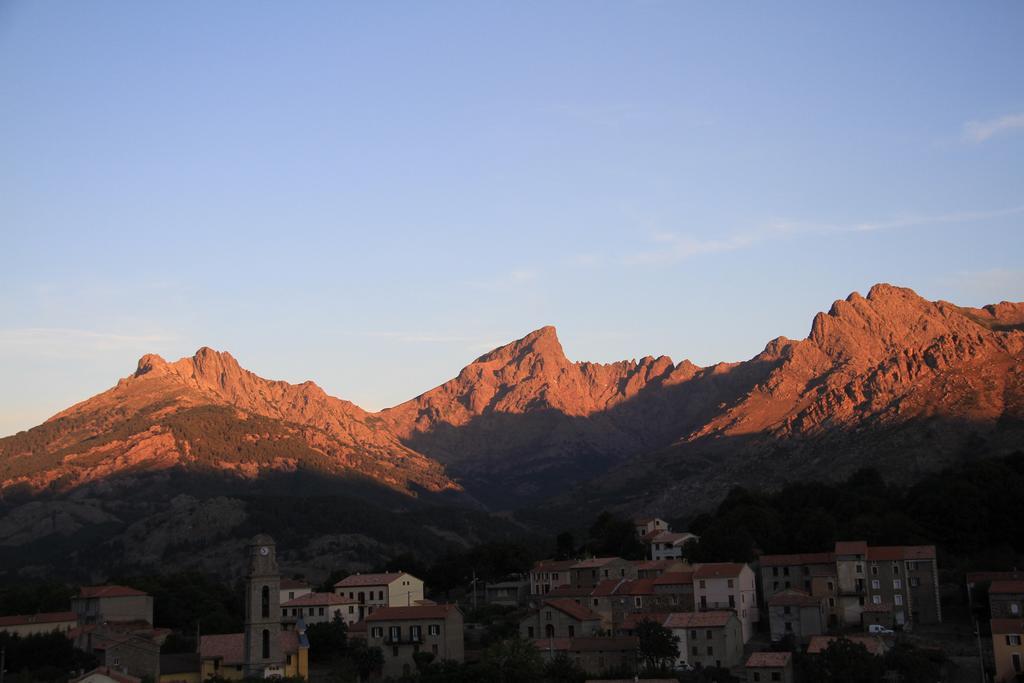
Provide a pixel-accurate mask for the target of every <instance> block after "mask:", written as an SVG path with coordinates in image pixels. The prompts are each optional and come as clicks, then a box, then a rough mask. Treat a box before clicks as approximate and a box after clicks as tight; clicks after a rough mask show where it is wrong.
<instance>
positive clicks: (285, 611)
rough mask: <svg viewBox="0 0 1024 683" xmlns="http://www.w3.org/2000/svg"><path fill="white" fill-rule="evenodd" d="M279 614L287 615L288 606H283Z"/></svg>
mask: <svg viewBox="0 0 1024 683" xmlns="http://www.w3.org/2000/svg"><path fill="white" fill-rule="evenodd" d="M281 616H282V617H286V616H288V608H284V609H282V610H281Z"/></svg>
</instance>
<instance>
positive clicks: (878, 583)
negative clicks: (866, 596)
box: [871, 579, 882, 591]
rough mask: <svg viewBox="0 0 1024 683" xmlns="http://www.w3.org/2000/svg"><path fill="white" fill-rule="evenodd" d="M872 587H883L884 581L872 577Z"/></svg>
mask: <svg viewBox="0 0 1024 683" xmlns="http://www.w3.org/2000/svg"><path fill="white" fill-rule="evenodd" d="M871 588H872V590H876V591H877V590H880V589H881V588H882V582H881V581H879V580H878V579H871Z"/></svg>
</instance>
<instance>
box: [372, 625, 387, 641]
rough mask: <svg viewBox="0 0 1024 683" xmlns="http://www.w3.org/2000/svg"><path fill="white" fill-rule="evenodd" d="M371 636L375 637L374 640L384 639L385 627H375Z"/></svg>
mask: <svg viewBox="0 0 1024 683" xmlns="http://www.w3.org/2000/svg"><path fill="white" fill-rule="evenodd" d="M370 636H371V637H373V638H383V637H384V627H383V626H374V627H373V628H372V629H370Z"/></svg>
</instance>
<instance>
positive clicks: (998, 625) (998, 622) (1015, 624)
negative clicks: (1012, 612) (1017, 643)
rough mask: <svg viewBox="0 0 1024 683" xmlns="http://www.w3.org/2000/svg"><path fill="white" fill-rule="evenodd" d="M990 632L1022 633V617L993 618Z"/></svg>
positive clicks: (1023, 622) (1000, 633) (998, 633)
mask: <svg viewBox="0 0 1024 683" xmlns="http://www.w3.org/2000/svg"><path fill="white" fill-rule="evenodd" d="M992 633H995V634H997V635H1004V634H1011V633H1015V634H1020V633H1024V619H993V620H992Z"/></svg>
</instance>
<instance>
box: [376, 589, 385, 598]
mask: <svg viewBox="0 0 1024 683" xmlns="http://www.w3.org/2000/svg"><path fill="white" fill-rule="evenodd" d="M377 599H378V600H383V599H384V591H377Z"/></svg>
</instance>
